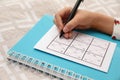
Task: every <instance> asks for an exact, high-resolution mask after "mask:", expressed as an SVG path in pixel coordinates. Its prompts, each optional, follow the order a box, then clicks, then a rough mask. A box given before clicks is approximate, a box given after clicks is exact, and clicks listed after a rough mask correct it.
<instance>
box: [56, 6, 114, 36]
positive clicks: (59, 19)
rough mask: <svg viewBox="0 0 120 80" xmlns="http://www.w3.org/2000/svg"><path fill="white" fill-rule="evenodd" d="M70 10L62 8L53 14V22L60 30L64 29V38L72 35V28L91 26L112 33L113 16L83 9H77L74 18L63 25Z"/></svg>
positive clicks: (87, 27)
mask: <svg viewBox="0 0 120 80" xmlns="http://www.w3.org/2000/svg"><path fill="white" fill-rule="evenodd" d="M71 10H72V9H71V8H64V9H62V10H61V11H59V12H58V13H56V14H55V19H54V22H55V24H56V26H57V27H58V29H59V30H60V31H61V30H63V31H64V33H65V34H64V37H65V38H71V37H72V30H73V29H89V28H93V29H96V30H99V31H102V32H104V33H107V34H111V33H112V27H113V24H114V19H113V18H111V17H108V16H105V15H102V14H98V13H95V12H90V11H85V10H78V11H77V12H76V15H75V16H74V18H73V19H72V20H71V21H69V22H68V23H66V24H65V25H64V23H65V21H66V20H67V18H68V16H69V14H70V12H71ZM109 19H110V20H109ZM108 23H109V24H108ZM106 25H107V26H106ZM101 28H103V29H101ZM105 29H108V30H105Z"/></svg>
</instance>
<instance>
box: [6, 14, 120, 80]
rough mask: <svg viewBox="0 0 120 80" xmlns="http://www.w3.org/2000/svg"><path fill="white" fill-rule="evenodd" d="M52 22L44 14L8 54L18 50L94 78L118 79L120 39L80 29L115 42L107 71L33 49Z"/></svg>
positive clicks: (119, 70) (104, 79) (97, 79)
mask: <svg viewBox="0 0 120 80" xmlns="http://www.w3.org/2000/svg"><path fill="white" fill-rule="evenodd" d="M53 24H54V23H53V16H50V15H44V16H43V17H42V18H41V19H40V21H38V23H37V24H36V25H35V26H34V27H33V28H32V29H31V30H30V31H29V32H28V33H27V34H26V35H25V36H24V37H23V38H22V39H21V40H20V41H18V43H17V44H15V45H14V46H13V47H12V48H11V49H10V50H9V51H8V54H9V53H10V52H11V51H15V52H19V53H20V54H23V55H26V56H28V57H31V58H34V59H37V60H41V61H45V62H47V63H50V64H53V65H56V66H59V67H60V68H64V69H67V70H71V71H73V72H75V73H78V74H81V75H84V76H88V77H90V78H92V79H94V80H120V62H119V61H120V41H118V40H112V39H111V37H110V36H108V35H105V34H103V33H99V32H96V31H92V30H88V31H82V32H83V33H86V34H89V35H92V36H96V37H98V38H102V39H105V40H109V41H111V42H115V43H117V46H116V49H115V52H114V55H113V58H112V61H111V65H110V68H109V71H108V72H107V73H104V72H101V71H98V70H95V69H92V68H89V67H87V66H83V65H81V64H77V63H75V62H72V61H69V60H66V59H63V58H60V57H57V56H54V55H50V54H48V53H45V52H42V51H39V50H36V49H34V46H35V44H36V43H37V42H38V41H39V40H40V39H41V38H42V37H43V36H44V34H45V33H46V32H47V31H48V30H49V29H50V28H51V27H52V26H53ZM84 80H86V79H84Z"/></svg>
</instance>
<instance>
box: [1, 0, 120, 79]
mask: <svg viewBox="0 0 120 80" xmlns="http://www.w3.org/2000/svg"><path fill="white" fill-rule="evenodd" d="M74 3H75V0H0V72H1V73H0V80H57V79H56V78H52V77H51V76H48V75H46V74H43V73H40V72H37V71H34V70H32V69H28V68H26V67H24V66H20V65H18V64H17V63H16V64H13V63H8V62H7V60H6V52H7V51H8V50H9V49H10V48H11V47H12V46H13V45H14V44H15V43H16V42H17V41H18V40H19V39H20V38H22V36H23V35H24V34H25V33H26V32H27V31H29V30H30V29H31V28H32V26H33V25H34V24H35V23H36V22H37V21H38V20H39V19H40V18H41V16H43V15H44V14H51V15H54V14H55V13H56V12H57V11H58V10H60V9H62V8H63V7H66V6H70V7H72V6H73V5H74ZM79 8H81V9H86V10H90V11H95V12H100V13H103V14H106V15H109V16H113V17H115V18H117V19H120V11H119V10H120V0H107V1H106V0H85V1H84V3H83V4H81V6H80V7H79Z"/></svg>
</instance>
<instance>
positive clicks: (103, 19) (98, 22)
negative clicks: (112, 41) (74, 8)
mask: <svg viewBox="0 0 120 80" xmlns="http://www.w3.org/2000/svg"><path fill="white" fill-rule="evenodd" d="M94 16H95V19H94V21H93V23H92V25H91V26H92V28H93V29H95V30H98V31H100V32H103V33H106V34H109V35H112V33H113V27H114V18H112V17H110V16H106V15H103V14H99V13H95V14H94Z"/></svg>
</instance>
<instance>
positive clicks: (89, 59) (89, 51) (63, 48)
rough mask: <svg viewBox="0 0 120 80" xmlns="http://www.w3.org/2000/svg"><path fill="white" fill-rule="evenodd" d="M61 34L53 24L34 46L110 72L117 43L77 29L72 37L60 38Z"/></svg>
mask: <svg viewBox="0 0 120 80" xmlns="http://www.w3.org/2000/svg"><path fill="white" fill-rule="evenodd" d="M59 36H60V33H59V31H58V29H57V27H56V25H53V26H52V28H51V29H50V30H49V31H48V32H47V33H46V34H45V35H44V36H43V37H42V39H40V40H39V41H38V42H37V43H36V45H35V47H34V48H35V49H38V50H42V51H45V52H47V53H50V54H53V55H56V56H59V57H62V58H65V59H68V60H71V61H74V62H76V63H79V64H83V65H86V66H88V67H91V68H94V69H97V70H100V71H103V72H108V69H109V66H110V62H111V60H112V56H113V53H114V50H115V47H116V43H113V42H110V41H107V40H104V39H100V38H97V37H94V36H91V35H88V34H84V33H81V32H80V31H79V32H78V31H75V30H74V31H73V36H72V38H70V39H65V38H64V37H61V38H60V37H59Z"/></svg>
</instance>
